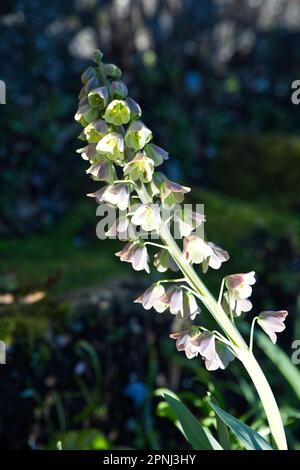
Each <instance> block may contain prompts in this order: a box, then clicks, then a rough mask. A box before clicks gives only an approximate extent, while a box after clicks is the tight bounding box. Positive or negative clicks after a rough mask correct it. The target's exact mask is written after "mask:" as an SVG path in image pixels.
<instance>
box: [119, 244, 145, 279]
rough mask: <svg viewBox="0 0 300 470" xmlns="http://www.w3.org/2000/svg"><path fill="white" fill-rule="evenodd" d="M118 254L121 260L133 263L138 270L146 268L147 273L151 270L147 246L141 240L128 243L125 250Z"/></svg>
mask: <svg viewBox="0 0 300 470" xmlns="http://www.w3.org/2000/svg"><path fill="white" fill-rule="evenodd" d="M116 256H119V258H120V259H121V261H125V262H126V263H131V264H132V267H133V269H135V270H136V271H142V270H143V269H144V270H145V271H146V272H147V273H149V272H150V269H149V264H148V262H149V255H148V251H147V247H146V246H145V245H142V244H140V243H139V242H133V243H127V245H125V247H124V248H123V250H121V251H119V252H118V253H116Z"/></svg>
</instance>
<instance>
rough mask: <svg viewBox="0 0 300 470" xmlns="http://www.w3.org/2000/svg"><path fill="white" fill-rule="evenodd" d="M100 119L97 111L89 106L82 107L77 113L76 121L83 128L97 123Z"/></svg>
mask: <svg viewBox="0 0 300 470" xmlns="http://www.w3.org/2000/svg"><path fill="white" fill-rule="evenodd" d="M98 117H99V113H98V111H97V109H95V108H92V107H91V106H90V105H89V104H85V105H83V106H80V108H79V109H78V111H77V112H76V114H75V116H74V119H75V121H77V122H79V123H80V124H81V125H82V126H83V127H85V126H87V125H88V124H89V123H90V122H93V121H96V120H97V119H98Z"/></svg>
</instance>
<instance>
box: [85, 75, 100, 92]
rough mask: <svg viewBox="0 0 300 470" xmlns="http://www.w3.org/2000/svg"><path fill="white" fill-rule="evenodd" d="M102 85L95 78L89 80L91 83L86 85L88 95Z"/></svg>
mask: <svg viewBox="0 0 300 470" xmlns="http://www.w3.org/2000/svg"><path fill="white" fill-rule="evenodd" d="M99 85H100V82H99V79H98V78H97V77H96V76H95V77H92V78H90V79H89V81H88V82H87V83H86V84H85V85H84V89H85V92H86V93H89V92H90V91H92V90H95V88H97V87H98V86H99Z"/></svg>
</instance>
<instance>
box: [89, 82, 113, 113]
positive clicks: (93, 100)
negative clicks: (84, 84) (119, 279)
mask: <svg viewBox="0 0 300 470" xmlns="http://www.w3.org/2000/svg"><path fill="white" fill-rule="evenodd" d="M108 99H109V94H108V88H107V86H101V87H99V88H96V89H95V90H93V91H91V92H90V93H89V94H88V100H89V103H90V105H91V106H92V107H93V108H98V109H104V108H105V107H106V106H107V103H108Z"/></svg>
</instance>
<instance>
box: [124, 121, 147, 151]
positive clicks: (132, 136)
mask: <svg viewBox="0 0 300 470" xmlns="http://www.w3.org/2000/svg"><path fill="white" fill-rule="evenodd" d="M151 139H152V132H151V131H150V129H148V127H146V126H145V124H144V123H143V122H142V121H134V122H133V123H131V124H130V126H129V128H128V129H127V132H126V134H125V143H126V145H127V146H128V147H129V148H133V149H135V150H140V149H142V148H143V147H144V146H145V145H146V144H147V143H148V142H149V141H150V140H151Z"/></svg>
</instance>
